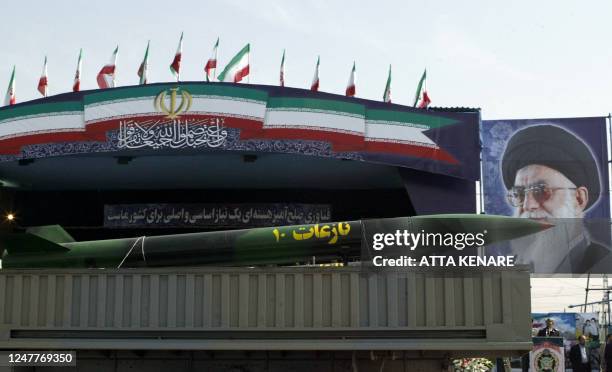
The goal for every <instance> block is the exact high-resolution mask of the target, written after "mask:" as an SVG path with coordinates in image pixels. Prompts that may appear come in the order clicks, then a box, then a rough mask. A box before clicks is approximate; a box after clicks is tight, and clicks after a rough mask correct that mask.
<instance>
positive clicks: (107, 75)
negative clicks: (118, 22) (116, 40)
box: [96, 45, 119, 89]
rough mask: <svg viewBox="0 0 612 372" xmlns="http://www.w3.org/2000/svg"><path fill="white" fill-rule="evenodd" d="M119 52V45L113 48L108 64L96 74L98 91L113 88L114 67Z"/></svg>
mask: <svg viewBox="0 0 612 372" xmlns="http://www.w3.org/2000/svg"><path fill="white" fill-rule="evenodd" d="M118 52H119V45H117V47H116V48H115V51H114V52H113V55H112V56H111V59H110V62H109V63H108V64H106V65H104V67H102V69H101V70H100V72H98V78H97V79H96V80H97V81H98V86H99V87H100V89H106V88H114V87H115V66H116V65H117V53H118Z"/></svg>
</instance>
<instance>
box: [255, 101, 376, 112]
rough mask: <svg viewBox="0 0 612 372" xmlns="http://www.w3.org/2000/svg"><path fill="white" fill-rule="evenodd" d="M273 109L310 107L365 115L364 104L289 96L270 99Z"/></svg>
mask: <svg viewBox="0 0 612 372" xmlns="http://www.w3.org/2000/svg"><path fill="white" fill-rule="evenodd" d="M267 108H272V109H275V108H276V109H281V108H287V109H289V108H293V109H308V110H321V111H334V112H345V113H349V114H354V115H360V116H365V107H364V106H363V105H359V104H355V103H349V102H342V101H333V100H322V99H311V98H289V97H271V98H270V99H269V100H268V107H267Z"/></svg>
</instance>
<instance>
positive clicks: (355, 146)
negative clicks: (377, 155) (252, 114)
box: [255, 128, 365, 151]
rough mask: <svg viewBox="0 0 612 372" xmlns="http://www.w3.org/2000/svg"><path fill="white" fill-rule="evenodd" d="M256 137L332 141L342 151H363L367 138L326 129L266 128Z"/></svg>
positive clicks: (334, 146)
mask: <svg viewBox="0 0 612 372" xmlns="http://www.w3.org/2000/svg"><path fill="white" fill-rule="evenodd" d="M255 138H258V139H287V140H311V141H325V142H331V143H332V145H333V148H334V149H336V148H337V147H339V148H342V149H343V150H342V151H363V150H364V148H365V138H364V136H363V135H359V134H348V133H340V132H333V131H325V130H313V129H297V128H264V129H263V130H262V131H261V133H259V134H258V135H257V137H255Z"/></svg>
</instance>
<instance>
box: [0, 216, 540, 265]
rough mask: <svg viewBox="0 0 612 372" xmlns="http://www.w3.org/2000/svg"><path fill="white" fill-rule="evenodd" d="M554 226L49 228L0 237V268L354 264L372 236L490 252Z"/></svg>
mask: <svg viewBox="0 0 612 372" xmlns="http://www.w3.org/2000/svg"><path fill="white" fill-rule="evenodd" d="M551 226H552V225H550V224H547V223H545V222H541V221H534V220H529V219H520V218H513V217H505V216H490V215H470V214H445V215H429V216H417V217H398V218H384V219H370V220H357V221H349V222H330V223H318V224H309V225H294V226H277V227H263V228H253V229H244V230H226V231H213V232H201V233H188V234H175V235H161V236H139V237H131V238H124V239H109V240H95V241H82V242H76V241H75V240H74V239H73V238H72V237H71V236H70V235H69V234H68V233H67V232H66V231H65V230H64V229H63V228H62V227H60V226H59V225H52V226H40V227H32V228H29V229H27V230H26V232H25V233H10V234H3V235H0V251H3V253H2V266H3V267H4V268H119V267H161V266H202V265H217V266H253V265H270V264H277V265H293V264H296V263H299V262H307V261H308V260H310V258H311V257H313V256H315V257H317V260H318V261H319V262H324V261H325V260H330V261H331V260H346V259H359V258H360V256H361V254H362V252H363V249H364V247H365V248H366V249H368V248H369V247H371V245H372V241H373V237H374V235H375V234H394V233H397V232H398V231H399V232H404V231H405V232H408V233H433V234H436V233H439V234H461V233H468V234H469V233H473V234H475V233H482V234H483V235H482V236H483V239H484V243H485V245H489V244H492V243H496V242H500V241H505V240H509V239H515V238H519V237H522V236H526V235H530V234H533V233H536V232H539V231H542V230H544V229H547V228H549V227H551ZM427 248H428V249H431V248H432V247H427Z"/></svg>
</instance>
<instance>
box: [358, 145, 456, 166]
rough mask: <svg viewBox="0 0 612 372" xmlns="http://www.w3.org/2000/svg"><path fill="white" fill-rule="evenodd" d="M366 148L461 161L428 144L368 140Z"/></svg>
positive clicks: (452, 161) (447, 160) (372, 150)
mask: <svg viewBox="0 0 612 372" xmlns="http://www.w3.org/2000/svg"><path fill="white" fill-rule="evenodd" d="M365 149H366V151H367V152H378V153H385V154H395V155H407V156H413V157H417V158H425V159H434V160H439V161H442V162H445V163H449V164H459V161H458V160H457V159H455V158H454V157H453V156H452V155H451V154H449V153H448V152H446V151H444V150H442V149H436V148H432V147H427V146H418V145H412V144H404V143H392V142H378V141H376V142H374V141H366V143H365Z"/></svg>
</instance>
